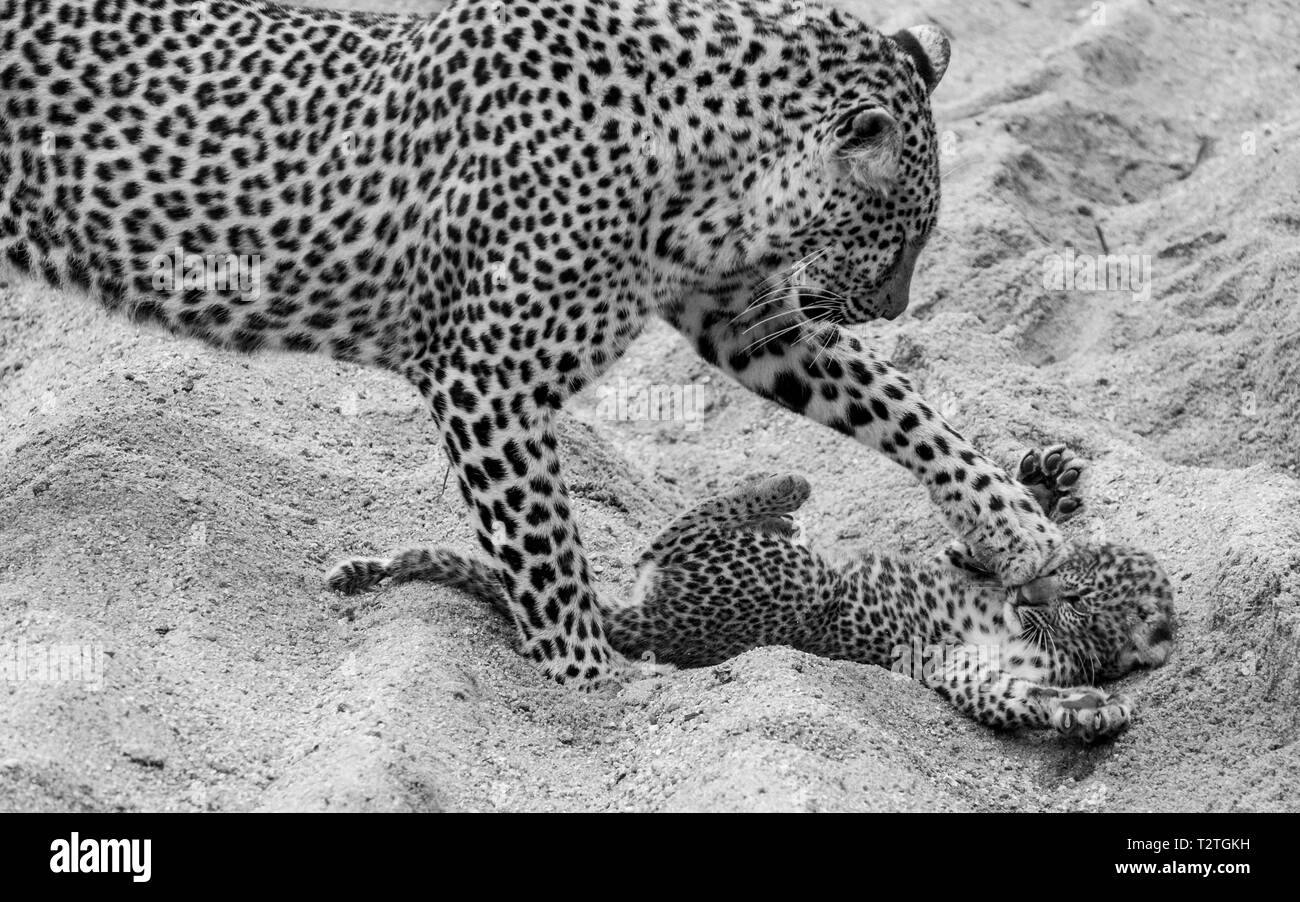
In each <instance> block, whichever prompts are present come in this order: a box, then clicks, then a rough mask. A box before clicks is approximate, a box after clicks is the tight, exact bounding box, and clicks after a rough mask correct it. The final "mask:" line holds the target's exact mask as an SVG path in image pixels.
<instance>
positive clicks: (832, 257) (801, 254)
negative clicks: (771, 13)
mask: <svg viewBox="0 0 1300 902" xmlns="http://www.w3.org/2000/svg"><path fill="white" fill-rule="evenodd" d="M828 41H838V42H839V45H848V46H849V47H853V48H856V49H854V50H850V51H848V52H847V53H845V54H844V55H843V56H842V57H834V54H835V53H836V52H837V50H836V49H835V45H834V44H832V49H829V50H827V49H825V48H822V49H821V50H820V51H819V50H818V49H814V51H813V53H814V54H815V53H817V52H822V53H823V54H830V55H831V56H832V58H833V59H834V63H833V65H828V64H827V63H826V61H825V59H823V61H822V63H823V65H822V66H821V68H820V70H819V72H818V78H817V79H816V80H815V81H814V83H813V84H812V85H811V86H809V87H808V88H806V89H804V91H803V92H802V94H800V92H798V91H796V92H794V93H795V94H796V96H801V97H802V98H803V100H802V101H801V102H800V103H799V105H798V106H797V108H792V109H791V110H790V112H789V114H788V119H789V120H790V121H788V122H787V123H786V128H787V129H789V130H790V132H791V133H792V134H793V135H794V137H793V138H792V141H791V144H790V146H789V147H788V148H787V150H786V151H785V153H784V154H783V156H782V158H781V162H780V164H779V165H777V166H776V167H774V168H773V170H772V172H771V173H770V174H769V175H768V176H767V177H765V178H760V179H759V180H758V182H757V186H756V189H755V195H754V197H753V199H752V203H753V204H754V205H755V206H756V207H758V208H759V209H760V210H761V211H762V213H763V214H764V218H763V219H761V220H760V221H761V223H762V225H763V227H764V229H765V230H766V234H765V235H764V238H765V239H766V244H765V247H766V248H767V249H768V250H769V251H770V252H771V257H770V261H771V262H775V261H777V260H779V261H780V265H779V266H771V267H770V268H768V271H767V272H766V273H765V275H766V278H767V280H768V281H767V282H765V283H764V286H763V287H764V289H765V290H770V285H771V281H772V280H773V279H780V280H783V281H784V282H785V283H786V284H787V285H788V286H789V287H790V289H791V295H792V298H793V301H794V302H795V303H797V304H798V306H799V307H801V308H802V310H803V312H804V313H805V315H806V316H807V317H808V318H809V319H812V320H814V321H820V320H826V321H829V322H835V323H860V322H865V321H868V320H871V319H876V318H879V317H885V318H887V319H893V318H895V317H897V316H898V315H899V314H901V313H902V312H903V311H904V310H905V309H906V308H907V306H908V302H909V300H910V290H911V282H912V274H913V270H914V269H915V267H916V262H917V258H918V257H919V255H920V253H921V251H922V249H923V248H924V247H925V244H926V241H927V240H928V239H929V237H930V233H931V231H932V230H933V228H934V225H935V221H936V218H937V215H938V209H939V147H938V140H937V138H936V133H935V128H934V123H933V120H932V118H931V112H930V94H931V92H932V91H933V90H934V89H935V87H936V86H937V85H938V84H939V80H940V78H942V76H943V74H944V71H945V69H946V68H947V65H948V55H949V48H948V39H947V38H946V37H945V36H944V34H943V32H942V31H940V30H939V29H938V28H936V27H934V26H932V25H922V26H918V27H915V28H909V29H906V30H904V31H900V32H897V33H896V34H893V35H883V34H880V33H879V32H875V31H873V30H871V29H867V28H865V26H863V27H862V30H861V31H859V32H847V33H846V32H840V33H838V34H836V35H834V37H833V38H828V39H823V40H822V41H821V42H820V43H821V44H826V43H827V42H828ZM840 52H842V46H841V49H840ZM810 65H813V66H814V68H816V65H815V63H813V64H810ZM762 268H763V267H760V269H762Z"/></svg>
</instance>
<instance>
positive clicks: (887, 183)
mask: <svg viewBox="0 0 1300 902" xmlns="http://www.w3.org/2000/svg"><path fill="white" fill-rule="evenodd" d="M832 137H833V140H834V145H835V147H834V157H835V158H836V159H837V160H839V161H840V162H841V163H843V164H845V165H847V166H848V168H849V172H850V173H851V175H852V178H853V180H854V181H856V182H858V183H859V184H860V185H862V186H863V187H865V188H868V189H870V190H873V191H878V192H880V193H882V194H888V193H889V190H890V188H892V187H893V184H894V181H895V180H896V179H897V178H898V167H899V164H900V162H901V161H902V156H903V136H902V131H901V130H900V129H899V127H898V122H897V120H895V119H894V117H893V116H891V115H889V113H887V112H885V110H884V109H882V108H881V107H878V106H867V107H860V108H858V109H855V110H852V111H851V112H849V113H846V114H845V115H843V116H841V117H840V118H839V120H838V121H837V122H836V123H835V131H834V134H833V136H832Z"/></svg>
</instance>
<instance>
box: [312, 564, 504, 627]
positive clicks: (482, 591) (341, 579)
mask: <svg viewBox="0 0 1300 902" xmlns="http://www.w3.org/2000/svg"><path fill="white" fill-rule="evenodd" d="M384 579H387V580H390V581H391V582H395V583H399V582H410V581H411V580H423V581H425V582H431V583H437V584H439V585H443V586H451V587H452V588H454V589H460V590H462V591H464V592H468V593H469V594H470V595H472V596H474V597H475V598H477V599H478V600H480V601H482V602H484V603H485V604H487V606H488V607H490V608H491V609H492V610H494V611H496V612H497V613H498V614H500V615H501V616H502V617H504V618H505V619H506V620H511V619H512V618H511V614H510V605H509V604H508V603H507V601H506V595H505V592H504V591H503V590H502V588H501V584H500V583H499V582H497V577H496V573H495V572H493V570H492V568H491V567H489V566H488V565H487V564H485V563H483V562H482V561H479V560H475V559H474V558H470V557H466V556H465V555H463V554H459V553H457V552H455V551H451V550H450V549H447V548H408V549H406V550H405V551H399V552H397V553H396V554H394V555H393V556H392V557H389V558H364V559H357V560H351V561H346V562H344V563H342V564H339V565H338V566H337V567H335V568H334V570H333V571H332V572H331V573H330V575H329V583H330V585H331V586H332V587H333V588H334V589H336V590H338V591H340V592H343V593H344V594H346V595H351V594H354V593H356V592H360V591H362V590H364V589H368V588H370V587H372V586H374V585H375V584H377V583H378V582H380V581H381V580H384Z"/></svg>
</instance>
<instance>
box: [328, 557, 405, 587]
mask: <svg viewBox="0 0 1300 902" xmlns="http://www.w3.org/2000/svg"><path fill="white" fill-rule="evenodd" d="M388 575H389V562H388V561H387V560H386V559H384V558H365V557H357V558H352V559H351V560H347V561H339V562H338V563H337V564H335V565H334V566H333V567H331V568H330V571H329V573H327V574H325V582H327V583H328V584H329V587H330V588H331V589H333V590H334V591H335V592H339V593H342V594H343V595H356V594H357V593H359V592H364V591H365V590H367V589H373V588H374V587H375V586H376V585H378V584H379V583H380V581H381V580H383V579H384V578H385V577H386V576H388Z"/></svg>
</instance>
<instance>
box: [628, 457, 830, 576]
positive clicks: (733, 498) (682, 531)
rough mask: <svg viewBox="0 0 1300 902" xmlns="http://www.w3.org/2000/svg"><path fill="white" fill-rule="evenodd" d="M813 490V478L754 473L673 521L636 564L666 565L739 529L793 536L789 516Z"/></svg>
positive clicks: (793, 525)
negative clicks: (811, 479) (734, 486)
mask: <svg viewBox="0 0 1300 902" xmlns="http://www.w3.org/2000/svg"><path fill="white" fill-rule="evenodd" d="M810 492H811V488H810V486H809V485H808V480H806V479H804V478H803V477H802V476H794V475H786V476H752V477H749V478H747V479H745V480H743V481H742V482H741V483H740V485H738V486H737V487H736V488H734V489H732V490H731V491H730V492H727V493H725V494H723V495H718V496H716V497H713V498H710V499H709V500H707V501H705V502H703V503H702V504H700V505H699V506H697V507H695V508H693V509H692V510H690V511H689V512H687V513H685V514H683V515H682V516H680V517H678V518H677V519H676V520H674V521H673V522H672V523H670V524H668V526H666V527H665V528H664V529H663V531H662V532H660V533H659V535H658V536H656V537H655V540H654V541H653V542H651V543H650V547H649V548H647V549H646V550H645V552H644V553H642V555H641V557H640V558H639V559H638V561H637V566H638V567H642V566H643V565H645V564H655V565H656V566H667V565H670V564H672V563H674V562H675V561H678V560H687V559H689V558H690V557H691V556H692V554H693V553H694V552H695V551H696V549H698V548H700V547H701V545H707V544H709V543H710V542H711V541H715V540H716V539H717V537H718V536H719V535H721V534H724V533H727V532H730V531H731V530H735V529H759V530H762V531H764V532H771V533H775V534H777V535H782V536H787V537H793V536H794V534H795V533H796V532H797V528H796V526H795V524H794V522H793V520H792V519H790V517H789V515H790V514H793V513H794V512H795V511H797V510H798V509H799V508H800V507H802V506H803V503H804V502H805V501H807V500H808V495H809V493H810Z"/></svg>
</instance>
